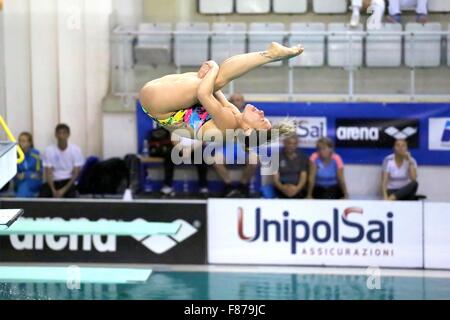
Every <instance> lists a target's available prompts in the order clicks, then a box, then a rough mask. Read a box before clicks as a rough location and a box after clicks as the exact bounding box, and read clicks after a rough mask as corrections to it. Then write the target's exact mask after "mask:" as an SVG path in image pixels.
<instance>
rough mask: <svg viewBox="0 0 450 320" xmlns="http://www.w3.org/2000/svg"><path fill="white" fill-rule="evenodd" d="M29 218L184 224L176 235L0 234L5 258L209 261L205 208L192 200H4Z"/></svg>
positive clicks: (1, 255)
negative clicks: (188, 201)
mask: <svg viewBox="0 0 450 320" xmlns="http://www.w3.org/2000/svg"><path fill="white" fill-rule="evenodd" d="M1 207H2V208H3V209H5V208H19V207H20V208H23V209H24V210H25V215H24V217H25V218H27V219H47V220H51V219H64V220H69V221H70V220H79V219H88V220H91V221H98V220H110V221H134V220H139V219H142V220H146V221H153V222H173V221H176V222H179V223H181V229H180V231H179V232H178V233H177V234H176V235H173V236H148V237H145V236H136V237H122V236H115V235H107V236H99V235H83V236H73V235H72V236H53V235H33V234H27V235H21V236H19V235H12V236H3V237H0V261H2V262H80V263H82V262H92V263H168V264H204V263H206V213H205V211H206V207H205V205H204V204H193V203H181V204H180V203H151V202H148V203H147V202H137V203H135V202H133V203H129V202H128V203H125V202H122V201H109V202H102V201H101V200H99V201H95V202H93V201H76V202H75V201H74V202H66V201H64V202H56V201H48V202H45V201H24V202H20V201H17V202H16V201H2V202H1Z"/></svg>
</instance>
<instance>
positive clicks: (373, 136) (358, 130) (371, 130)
mask: <svg viewBox="0 0 450 320" xmlns="http://www.w3.org/2000/svg"><path fill="white" fill-rule="evenodd" d="M336 137H337V138H338V139H339V140H353V141H360V140H361V141H365V140H371V141H378V140H379V139H380V128H378V127H339V128H338V129H337V130H336Z"/></svg>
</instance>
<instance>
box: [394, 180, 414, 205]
mask: <svg viewBox="0 0 450 320" xmlns="http://www.w3.org/2000/svg"><path fill="white" fill-rule="evenodd" d="M418 187H419V184H418V183H417V182H416V181H412V182H410V183H409V184H407V185H406V186H404V187H403V188H400V189H398V190H396V191H395V192H394V195H395V198H396V199H397V200H413V199H414V197H415V196H416V192H417V189H418Z"/></svg>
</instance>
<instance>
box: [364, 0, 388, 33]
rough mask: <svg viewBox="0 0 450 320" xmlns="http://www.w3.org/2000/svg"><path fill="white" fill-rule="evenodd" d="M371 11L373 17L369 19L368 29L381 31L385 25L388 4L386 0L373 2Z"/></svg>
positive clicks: (373, 0) (374, 0)
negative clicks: (384, 19)
mask: <svg viewBox="0 0 450 320" xmlns="http://www.w3.org/2000/svg"><path fill="white" fill-rule="evenodd" d="M370 9H371V10H370V11H371V12H372V15H371V16H370V17H369V18H368V19H367V29H368V30H377V29H380V28H381V26H382V23H383V16H384V12H385V11H386V4H385V2H384V0H372V1H371V5H370Z"/></svg>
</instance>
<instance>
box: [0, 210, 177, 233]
mask: <svg viewBox="0 0 450 320" xmlns="http://www.w3.org/2000/svg"><path fill="white" fill-rule="evenodd" d="M0 212H1V211H0ZM13 213H14V212H11V214H13ZM10 217H11V219H13V217H12V216H10ZM16 219H17V218H16ZM13 222H14V221H13ZM13 222H10V224H9V226H7V225H0V236H1V235H22V234H35V235H36V234H39V235H59V236H62V235H116V236H151V235H175V234H176V233H177V232H178V230H179V229H180V228H181V224H179V223H175V222H170V223H165V222H147V221H144V220H135V221H132V222H122V221H104V220H103V221H102V220H99V221H88V220H72V221H64V220H61V221H58V220H56V221H55V220H47V219H36V220H34V219H29V218H24V219H19V220H18V221H16V222H15V223H13Z"/></svg>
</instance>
